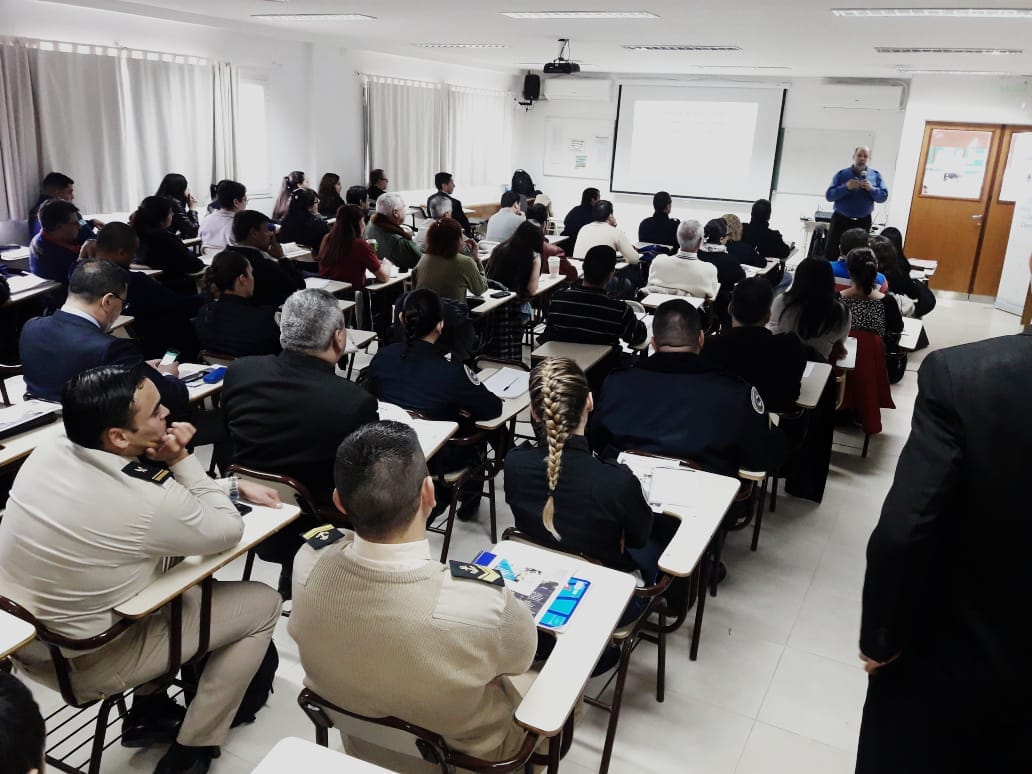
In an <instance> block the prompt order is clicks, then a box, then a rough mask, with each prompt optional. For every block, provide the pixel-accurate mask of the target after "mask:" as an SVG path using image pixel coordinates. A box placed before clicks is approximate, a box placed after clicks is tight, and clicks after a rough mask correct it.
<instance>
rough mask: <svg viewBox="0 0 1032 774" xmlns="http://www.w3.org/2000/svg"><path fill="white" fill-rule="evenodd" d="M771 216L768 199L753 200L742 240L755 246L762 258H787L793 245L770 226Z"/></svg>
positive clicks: (743, 227)
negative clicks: (787, 242) (786, 241)
mask: <svg viewBox="0 0 1032 774" xmlns="http://www.w3.org/2000/svg"><path fill="white" fill-rule="evenodd" d="M770 216H771V206H770V202H769V201H768V200H767V199H757V200H756V201H755V202H753V206H752V212H751V213H750V215H749V222H748V223H746V224H745V225H744V226H742V241H743V242H745V243H746V244H750V245H752V246H753V247H755V248H756V252H758V253H759V254H760V257H761V258H779V259H781V258H787V257H788V254H789V253H791V252H792V245H789V244H786V243H785V240H784V239H783V238H782V237H781V232H780V231H775V230H774V229H772V228H771V227H770ZM725 219H726V216H725ZM742 263H745V261H743V262H742ZM756 265H757V266H762V265H763V264H756Z"/></svg>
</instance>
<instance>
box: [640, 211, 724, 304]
mask: <svg viewBox="0 0 1032 774" xmlns="http://www.w3.org/2000/svg"><path fill="white" fill-rule="evenodd" d="M677 244H678V245H679V246H680V248H681V249H680V250H679V251H678V252H677V254H676V255H657V256H656V257H655V258H653V259H652V264H651V266H650V267H649V279H648V284H647V285H646V286H645V291H646V292H648V293H667V294H670V295H675V296H692V297H693V298H708V299H714V298H716V297H717V290H718V289H719V288H720V284H719V283H718V282H717V267H716V266H714V265H713V264H712V263H709V262H708V261H703V260H700V259H699V245H701V244H702V224H701V223H699V221H697V220H686V221H683V222H682V223H681V224H680V225H679V226H678V227H677Z"/></svg>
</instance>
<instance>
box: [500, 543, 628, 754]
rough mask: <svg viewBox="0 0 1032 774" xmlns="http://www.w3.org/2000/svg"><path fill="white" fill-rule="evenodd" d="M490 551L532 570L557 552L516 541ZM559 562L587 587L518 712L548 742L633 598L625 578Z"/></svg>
mask: <svg viewBox="0 0 1032 774" xmlns="http://www.w3.org/2000/svg"><path fill="white" fill-rule="evenodd" d="M491 552H492V553H494V554H496V555H497V556H502V557H505V558H507V559H509V560H510V561H513V562H516V563H519V564H524V565H531V566H533V564H534V558H535V556H538V557H540V556H545V557H547V562H548V564H550V565H552V564H555V563H556V558H555V557H556V553H555V552H552V551H547V550H545V549H543V548H539V547H537V546H533V545H528V544H526V543H520V542H518V541H515V540H503V541H501V542H499V543H498V544H496V545H495V546H494V547H493V548H492V549H491ZM562 563H563V565H564V566H567V567H568V568H569V570H570V575H571V576H572V577H577V578H583V579H584V580H587V581H590V582H591V588H590V589H588V592H587V593H586V594H585V595H584V598H583V599H582V600H581V603H580V606H579V607H578V608H577V611H576V612H575V613H574V614H573V617H572V618H571V619H570V622H569V624H567V626H566V628H565V629H564V630H563V631H561V632H557V633H556V635H555V639H556V643H555V648H554V649H553V650H552V654H551V655H550V656H549V657H548V659H547V660H546V661H545V665H544V667H543V668H542V669H541V672H540V674H538V676H537V678H536V679H535V680H534V684H533V685H532V686H531V687H530V690H529V691H527V694H526V696H524V697H523V700H522V701H521V702H520V705H519V706H518V707H517V708H516V722H517V723H519V724H520V725H521V726H523V727H524V728H527V729H529V730H531V731H535V732H537V733H539V734H541V735H543V736H546V737H555V736H556V735H557V734H559V732H560V731H562V729H563V725H564V724H565V723H566V718H567V717H569V715H570V713H571V712H572V711H573V709H574V707H576V706H577V703H578V702H579V701H580V699H581V695H582V694H583V693H584V686H585V685H586V684H587V682H588V679H589V678H590V677H591V672H592V670H593V669H594V668H595V663H596V662H597V661H598V659H599V656H601V655H602V651H603V650H604V649H605V647H606V645H608V644H609V639H610V637H612V635H613V630H614V629H616V625H617V623H619V621H620V617H621V616H622V615H623V611H624V608H625V607H626V606H627V602H628V601H629V600H630V598H631V595H632V594H633V593H634V576H632V575H631V574H629V573H625V572H620V571H618V570H611V569H609V568H608V567H603V566H602V565H598V564H592V563H590V562H586V561H584V560H583V559H577V558H576V557H573V556H567V555H563V556H562Z"/></svg>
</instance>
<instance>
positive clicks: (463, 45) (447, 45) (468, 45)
mask: <svg viewBox="0 0 1032 774" xmlns="http://www.w3.org/2000/svg"><path fill="white" fill-rule="evenodd" d="M412 45H414V46H415V47H416V48H508V46H507V45H505V44H504V43H413V44H412Z"/></svg>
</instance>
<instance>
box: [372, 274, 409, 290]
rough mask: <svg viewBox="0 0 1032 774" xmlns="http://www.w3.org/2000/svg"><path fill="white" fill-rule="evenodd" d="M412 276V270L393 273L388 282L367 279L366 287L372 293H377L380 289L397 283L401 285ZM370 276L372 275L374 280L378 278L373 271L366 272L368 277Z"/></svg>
mask: <svg viewBox="0 0 1032 774" xmlns="http://www.w3.org/2000/svg"><path fill="white" fill-rule="evenodd" d="M411 276H412V272H411V271H399V272H398V273H397V274H393V273H392V274H391V276H390V278H389V279H388V280H387V281H386V282H368V281H367V282H366V286H365V289H366V290H368V291H369V292H370V293H376V292H378V291H381V290H386V289H387V288H392V287H395V286H396V285H400V284H401V283H403V282H404V281H405V280H407V279H408V278H409V277H411ZM370 277H372V278H373V279H374V280H375V279H376V277H375V276H374V275H373V274H372V273H371V272H366V279H367V280H368V279H369V278H370Z"/></svg>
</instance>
